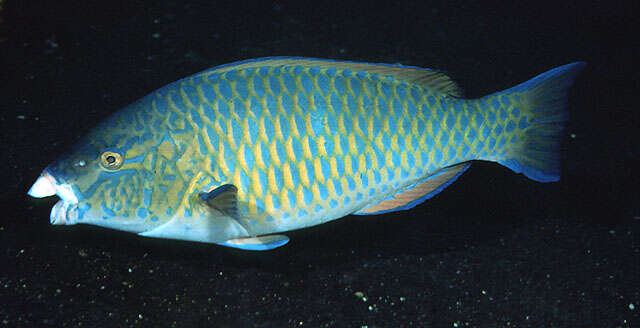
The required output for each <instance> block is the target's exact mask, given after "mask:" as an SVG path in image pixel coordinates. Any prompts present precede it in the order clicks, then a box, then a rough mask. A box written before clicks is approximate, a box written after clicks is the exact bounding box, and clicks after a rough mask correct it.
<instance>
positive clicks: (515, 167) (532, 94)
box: [485, 62, 586, 182]
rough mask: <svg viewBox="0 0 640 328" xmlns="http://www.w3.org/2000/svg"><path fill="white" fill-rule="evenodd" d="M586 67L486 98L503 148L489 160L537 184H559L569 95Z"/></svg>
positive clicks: (557, 70) (581, 65)
mask: <svg viewBox="0 0 640 328" xmlns="http://www.w3.org/2000/svg"><path fill="white" fill-rule="evenodd" d="M585 65H586V63H584V62H575V63H571V64H567V65H564V66H560V67H558V68H555V69H552V70H550V71H548V72H545V73H542V74H540V75H538V76H536V77H534V78H533V79H531V80H529V81H526V82H524V83H521V84H519V85H517V86H515V87H513V88H510V89H507V90H504V91H501V92H498V93H495V94H492V95H489V96H487V97H485V98H487V99H486V102H487V103H489V104H492V105H491V107H492V109H493V110H494V113H495V114H494V115H495V117H496V122H500V123H499V125H501V126H500V127H498V130H499V131H500V133H498V135H499V136H498V139H500V142H499V143H500V146H499V147H497V149H496V150H497V151H496V153H495V154H494V155H495V156H493V158H490V159H491V160H494V161H496V162H498V163H500V164H502V165H504V166H506V167H507V168H509V169H511V170H512V171H514V172H516V173H522V174H524V175H525V176H526V177H528V178H530V179H532V180H535V181H539V182H552V181H558V180H559V179H560V146H561V142H562V137H563V134H564V129H565V125H566V122H567V119H568V111H567V98H568V91H569V87H571V85H572V84H573V82H574V80H575V79H576V77H577V75H578V73H580V71H582V69H583V68H584V67H585ZM496 107H498V108H496ZM494 131H495V129H494ZM500 134H501V135H500Z"/></svg>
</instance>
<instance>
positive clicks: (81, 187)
mask: <svg viewBox="0 0 640 328" xmlns="http://www.w3.org/2000/svg"><path fill="white" fill-rule="evenodd" d="M584 66H585V63H583V62H575V63H571V64H567V65H564V66H561V67H558V68H555V69H552V70H550V71H548V72H546V73H543V74H540V75H538V76H536V77H534V78H533V79H531V80H529V81H527V82H524V83H522V84H519V85H517V86H515V87H512V88H510V89H507V90H504V91H500V92H496V93H493V94H490V95H487V96H484V97H481V98H476V99H466V98H464V97H463V96H462V92H461V90H460V88H459V87H458V86H457V85H456V84H455V83H454V82H453V80H452V79H451V78H450V77H448V76H447V75H446V74H445V73H443V72H441V71H438V70H432V69H424V68H419V67H411V66H402V65H388V64H371V63H359V62H349V61H336V60H323V59H314V58H296V57H269V58H260V59H252V60H245V61H240V62H235V63H231V64H227V65H222V66H217V67H214V68H211V69H208V70H205V71H202V72H200V73H197V74H194V75H191V76H189V77H186V78H184V79H181V80H178V81H176V82H173V83H171V84H169V85H167V86H165V87H162V88H160V89H158V90H156V91H154V92H152V93H151V94H149V95H147V96H145V97H144V98H142V99H140V100H138V101H136V102H135V103H133V104H131V105H129V106H127V107H125V108H123V109H121V110H119V111H117V112H115V113H114V114H113V115H111V116H110V117H108V118H107V119H105V120H104V121H102V122H100V123H99V124H98V125H97V126H95V127H94V128H93V129H91V130H90V131H89V132H88V133H87V134H86V135H85V136H84V137H83V138H82V139H80V140H79V141H78V142H77V143H76V144H75V145H74V146H73V147H72V148H71V149H70V150H69V151H68V152H66V153H65V154H63V155H62V156H60V157H59V158H58V159H57V160H56V161H54V162H53V163H52V164H50V165H49V166H47V167H46V168H45V169H44V171H43V172H42V174H41V175H40V177H39V178H38V179H37V180H36V182H35V184H34V185H33V186H32V187H31V189H30V190H29V192H28V194H29V195H30V196H32V197H46V196H52V195H58V196H59V197H60V198H61V199H60V200H59V201H58V202H57V203H56V204H55V205H54V206H53V208H52V210H51V216H50V222H51V223H52V224H67V225H69V224H76V223H84V224H91V225H97V226H102V227H107V228H112V229H117V230H123V231H128V232H132V233H136V234H139V235H142V236H146V237H157V238H169V239H179V240H187V241H195V242H204V243H215V244H219V245H224V246H229V247H235V248H240V249H246V250H267V249H273V248H276V247H279V246H282V245H284V244H286V243H287V242H288V241H289V238H288V237H287V236H285V235H284V234H282V232H285V231H289V230H294V229H300V228H305V227H310V226H314V225H318V224H322V223H324V222H327V221H331V220H335V219H338V218H341V217H344V216H346V215H349V214H362V215H370V214H382V213H387V212H392V211H400V210H407V209H411V208H413V207H415V206H416V205H418V204H420V203H422V202H424V201H425V200H427V199H429V198H431V197H433V196H434V195H436V194H437V193H439V192H441V191H442V190H443V189H444V188H446V187H447V186H448V185H450V184H451V183H452V182H453V181H455V180H456V179H457V178H458V177H459V176H460V175H461V174H463V172H465V170H467V168H469V165H470V164H471V162H473V161H477V160H482V161H492V162H497V163H499V164H501V165H504V166H506V167H507V168H509V169H511V170H512V171H514V172H516V173H522V174H524V175H525V176H526V177H528V178H530V179H533V180H535V181H539V182H551V181H556V180H558V179H559V177H560V144H561V141H562V139H563V134H564V126H565V123H566V121H567V118H568V115H567V99H568V90H569V87H570V86H571V84H573V82H574V80H575V78H576V76H577V75H578V73H579V72H580V71H581V70H582V69H583V68H584Z"/></svg>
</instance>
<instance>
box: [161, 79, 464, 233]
mask: <svg viewBox="0 0 640 328" xmlns="http://www.w3.org/2000/svg"><path fill="white" fill-rule="evenodd" d="M260 79H261V82H257V83H256V81H258V80H260ZM194 80H195V79H189V80H187V81H184V82H182V83H181V85H180V93H181V94H182V97H183V98H185V99H183V102H182V103H188V105H187V106H191V107H193V108H194V109H196V111H197V113H198V114H200V115H201V116H202V119H203V121H204V122H207V121H208V122H211V121H215V120H216V119H217V118H219V117H224V116H225V115H229V119H230V120H229V121H228V122H229V123H228V124H227V127H226V129H223V128H221V126H220V125H218V126H213V127H212V128H213V129H214V131H215V132H216V133H217V138H218V140H220V143H219V144H218V145H217V147H216V145H211V147H210V149H208V152H209V153H207V154H203V153H200V156H202V160H200V162H203V163H204V162H206V161H205V160H204V158H205V157H207V156H209V154H210V153H211V152H213V150H214V149H217V152H218V153H219V154H224V156H218V157H217V158H216V159H217V162H216V163H217V164H218V165H219V166H220V167H221V168H222V170H223V171H224V173H223V174H225V175H224V176H218V177H217V179H218V181H217V182H218V183H220V182H222V181H229V182H232V183H233V184H234V185H236V186H238V189H239V192H238V198H239V200H240V201H241V202H242V201H243V200H246V203H247V204H249V205H253V204H256V200H259V199H260V200H262V199H265V200H266V202H264V205H263V206H264V207H262V206H249V208H248V210H249V212H250V213H257V212H258V211H266V212H267V213H273V212H278V211H285V212H286V213H287V214H289V215H288V217H290V218H296V217H300V216H301V215H300V214H304V215H305V216H307V217H305V218H304V219H305V221H306V222H307V223H306V224H315V221H322V220H328V219H332V218H333V217H332V216H336V215H337V216H343V215H344V213H336V214H333V215H330V214H329V213H328V212H329V209H330V208H331V207H330V203H331V202H332V201H333V202H334V203H338V204H341V205H343V206H344V207H347V209H346V211H348V210H349V208H348V207H349V205H351V204H350V203H351V200H356V201H357V200H361V201H360V202H354V203H353V204H352V205H351V206H352V207H353V208H357V207H362V206H364V205H365V204H364V203H363V201H362V200H363V199H364V198H365V197H364V196H363V195H367V198H368V199H369V201H371V198H373V200H374V201H375V200H376V199H379V198H381V197H383V196H388V195H379V194H381V193H382V191H381V190H380V188H376V187H375V186H374V184H375V185H379V184H382V185H392V186H393V187H394V188H398V187H399V186H406V185H408V184H411V183H412V182H415V179H417V178H421V177H424V175H425V174H429V173H432V172H433V171H435V170H437V169H439V168H440V167H443V166H446V164H447V163H449V162H453V161H455V160H457V159H458V158H456V156H455V155H454V156H449V154H450V153H454V154H455V153H457V151H454V150H453V149H456V148H457V146H458V145H455V144H450V143H451V138H449V137H448V136H449V134H446V136H445V137H444V138H443V132H444V131H445V130H447V131H449V133H451V132H452V131H454V130H453V129H452V128H453V127H443V126H442V124H441V123H442V122H437V121H432V120H426V119H425V118H424V116H423V115H420V114H419V112H418V111H417V108H419V107H420V106H421V105H422V104H424V103H426V100H425V98H426V96H428V94H429V93H428V91H427V92H426V93H425V90H420V89H418V88H417V87H413V88H411V86H409V85H407V84H406V83H400V82H398V81H394V80H392V79H383V78H380V77H379V76H376V75H373V74H360V75H359V76H356V75H353V74H351V73H350V72H349V71H346V74H345V73H343V72H340V71H337V70H330V69H323V70H317V69H315V70H311V69H310V68H308V67H302V66H291V67H286V66H276V67H270V68H269V69H268V71H267V73H266V75H265V76H260V75H258V74H257V71H256V70H252V69H244V70H242V69H240V70H233V71H230V72H226V73H224V74H222V73H212V74H206V73H205V74H204V76H202V78H199V79H198V80H199V81H202V82H201V83H202V84H209V83H211V82H209V81H215V82H214V83H211V86H210V87H207V86H202V85H195V84H194V82H193V81H194ZM276 80H277V83H276V82H275V81H276ZM256 85H257V86H258V88H257V89H258V90H256ZM304 85H306V88H307V90H306V91H305V89H304V88H305V87H304ZM362 85H364V86H365V87H364V88H362ZM327 86H330V87H329V89H328V90H322V88H325V89H326V88H327ZM353 86H355V89H356V90H358V91H359V92H354V87H353ZM194 87H195V88H194ZM262 88H264V90H263V89H262ZM195 90H198V91H197V94H198V98H197V99H196V98H195V97H192V96H191V94H192V93H194V92H195ZM204 90H208V92H209V93H206V92H205V91H204ZM314 91H317V92H319V93H321V94H323V95H322V96H321V97H322V102H321V103H324V104H326V106H325V107H322V106H316V99H317V98H311V99H308V95H309V94H312V93H313V92H314ZM211 92H214V94H211ZM259 94H261V95H262V99H259V98H258V96H259ZM267 94H268V95H271V96H272V97H273V98H274V99H275V100H276V104H277V107H276V109H275V110H274V109H273V108H270V107H269V106H268V105H267V104H266V99H265V98H264V97H265V96H266V95H267ZM398 94H402V96H404V97H403V98H404V100H403V101H401V100H400V99H401V98H400V96H399V95H398ZM408 94H411V95H413V97H414V99H406V95H408ZM418 95H419V97H418ZM349 96H350V97H353V99H354V101H348V97H349ZM253 97H255V99H258V101H257V102H258V103H260V104H261V107H262V111H260V112H258V113H259V114H258V115H259V116H257V115H256V112H257V111H256V108H255V107H254V108H253V111H252V110H250V109H251V103H250V102H249V100H250V99H254V98H253ZM332 98H333V100H332ZM336 98H337V101H336ZM363 98H368V99H374V101H370V100H369V101H367V100H366V99H364V100H363ZM214 99H215V100H214ZM207 100H209V101H207ZM213 101H215V102H219V101H225V102H226V103H227V106H225V107H224V110H226V109H227V108H235V111H234V112H233V115H231V114H227V113H226V112H223V113H221V112H220V108H219V107H218V106H215V105H214V104H215V102H213ZM439 101H442V103H439V104H438V105H439V106H441V107H445V106H448V104H446V102H445V101H444V100H439ZM416 102H417V103H416ZM169 103H170V104H171V107H172V109H173V110H174V112H176V113H178V112H182V111H181V110H179V109H177V108H174V107H175V106H176V105H175V103H174V102H169ZM239 103H240V104H241V105H240V106H239V105H238V104H239ZM254 103H255V101H254ZM300 103H308V104H309V106H310V107H311V108H315V109H316V110H315V112H316V117H318V116H320V117H322V118H323V119H324V121H323V123H324V124H323V125H324V129H322V130H320V131H319V132H320V133H314V129H307V127H308V126H313V124H314V122H313V120H312V118H311V113H312V111H307V110H306V108H301V107H300V106H299V104H300ZM364 104H369V105H370V107H369V108H366V107H365V106H364ZM205 107H209V108H210V109H211V110H212V112H213V115H215V116H214V117H208V120H205V117H206V115H205V110H204V108H205ZM210 112H211V111H210ZM273 112H275V113H277V114H276V115H272V114H271V113H273ZM305 112H306V115H305V114H304V113H305ZM318 112H319V114H318ZM443 112H444V111H443ZM444 113H445V115H448V117H451V118H453V121H454V122H457V121H458V120H459V117H460V116H462V117H464V116H465V115H466V114H467V113H466V112H464V111H459V112H458V113H457V115H456V114H455V113H453V112H452V113H449V112H444ZM256 116H257V117H256ZM274 116H275V117H274ZM415 116H418V118H419V119H421V120H424V121H425V122H424V125H425V126H429V125H431V124H440V128H439V129H438V131H439V132H440V133H439V134H437V135H436V138H435V140H436V144H435V145H434V146H435V147H433V148H432V149H427V148H426V147H425V140H424V139H425V138H426V137H427V135H426V134H424V133H419V132H418V131H417V124H415V126H416V128H413V129H411V130H412V131H413V133H410V132H409V131H404V126H405V123H404V122H405V121H409V119H410V117H415ZM336 117H338V119H336ZM347 117H348V118H349V119H348V120H347V121H348V123H346V124H345V119H346V118H347ZM374 118H376V119H377V121H378V122H384V125H383V126H382V127H380V126H376V125H374V121H375V120H374ZM251 120H258V121H261V122H263V127H264V124H272V125H273V126H274V127H275V129H274V131H275V134H267V133H265V132H264V131H262V133H260V136H261V141H262V142H264V143H265V144H267V145H269V146H270V147H269V148H270V156H271V158H277V159H278V160H277V161H276V162H275V163H279V164H280V165H279V166H278V167H274V168H271V169H267V170H266V172H265V168H266V167H267V166H268V165H269V164H265V163H261V164H262V165H258V166H256V167H255V168H254V165H253V164H254V163H253V162H254V161H255V159H256V158H262V156H261V147H251V146H252V144H253V142H254V141H253V140H252V136H251V132H252V131H253V130H252V129H249V127H248V125H249V122H250V121H251ZM274 120H275V121H276V122H275V124H274ZM283 120H286V124H283V122H282V121H283ZM447 120H448V118H445V117H443V118H442V120H441V121H444V122H447ZM192 121H193V119H192ZM266 121H270V122H269V123H265V122H266ZM349 123H352V124H353V125H352V126H349ZM204 124H207V123H204ZM209 124H210V123H209ZM192 125H193V127H194V129H197V128H198V127H197V126H196V124H193V123H192ZM283 126H284V127H290V129H291V131H283V130H282V127H283ZM470 128H472V129H473V127H470ZM200 130H201V131H202V129H200ZM374 130H376V131H377V130H380V131H382V133H376V132H374ZM194 131H195V130H194ZM235 131H237V132H235ZM241 131H244V133H241ZM225 132H226V133H225ZM287 132H289V133H287ZM354 132H355V133H354ZM408 132H409V133H408ZM341 134H342V135H347V136H348V137H352V140H353V143H352V144H354V145H357V144H364V145H366V146H365V148H364V149H357V147H349V148H347V149H342V147H336V145H339V144H340V142H339V138H340V135H341ZM376 134H377V135H378V137H377V138H376V139H374V140H375V141H374V142H370V139H369V138H370V136H374V135H376ZM200 136H201V137H202V139H203V140H207V139H209V138H210V137H209V136H207V135H205V134H201V135H200ZM332 136H333V137H332ZM412 138H417V139H418V140H419V141H418V142H419V145H420V149H413V148H411V147H399V146H398V143H401V144H402V145H407V144H409V145H411V144H412V142H411V139H412ZM309 139H316V140H318V139H319V141H320V142H319V147H317V149H318V150H317V151H313V150H315V149H312V148H310V147H306V148H305V149H306V152H303V151H302V146H301V145H302V144H303V143H304V141H307V142H306V143H307V144H308V140H309ZM336 139H338V140H336ZM441 139H442V140H441ZM225 141H226V142H225ZM414 144H415V143H414ZM227 148H229V152H227ZM246 149H252V151H245V150H246ZM277 149H284V152H285V153H286V158H280V157H282V152H283V151H282V150H280V151H278V150H277ZM438 149H445V151H444V153H443V155H442V157H441V158H440V157H439V156H437V154H438ZM447 149H450V150H449V151H447ZM418 150H419V151H425V152H427V153H428V157H429V161H430V162H432V163H433V164H432V165H431V167H430V170H431V171H426V172H425V171H423V170H417V169H416V166H421V164H422V163H420V162H418V163H416V164H417V165H416V166H410V165H409V163H408V162H407V159H406V158H407V157H408V156H407V154H409V153H413V152H415V151H418ZM418 153H419V152H418ZM248 155H249V156H248ZM350 155H355V156H358V163H357V164H358V168H359V170H358V171H356V172H353V173H354V176H355V179H356V180H358V179H359V180H360V181H359V182H360V184H362V181H363V180H367V183H366V184H367V186H368V189H365V188H359V189H356V188H353V186H354V185H355V184H351V188H350V185H349V183H348V181H347V179H344V178H342V177H341V172H342V170H338V169H337V166H338V165H337V163H338V162H339V163H344V162H345V161H346V160H347V156H350ZM411 156H412V157H413V155H411ZM368 157H372V159H369V160H368ZM373 158H375V159H373ZM349 159H351V157H349ZM377 159H380V160H377ZM403 159H404V160H403ZM436 159H438V160H436ZM305 160H313V162H314V171H315V172H314V173H315V174H314V181H313V183H311V181H309V179H304V178H301V175H307V170H308V169H309V168H307V165H306V161H305ZM230 162H232V163H234V164H239V165H233V166H232V167H228V166H227V163H230ZM386 163H389V164H390V165H387V164H386ZM403 163H404V164H403ZM393 164H396V165H393ZM397 164H400V165H397ZM211 165H213V166H218V165H216V164H214V163H212V164H211ZM211 165H203V166H202V167H201V168H200V169H201V170H205V171H207V172H208V173H209V174H210V175H211V176H215V174H214V172H210V171H208V169H209V168H210V167H211ZM340 166H341V167H342V166H344V164H342V165H340ZM249 167H251V168H253V169H250V168H249ZM263 167H264V168H263ZM375 171H379V172H380V173H379V174H376V173H372V172H375ZM418 171H419V172H418ZM276 175H282V178H281V179H277V178H276V177H275V176H276ZM358 175H360V177H358ZM264 177H271V178H269V179H268V180H270V182H271V183H272V185H273V186H274V188H272V190H271V192H269V190H268V189H267V188H265V186H264V184H265V183H266V182H267V181H266V180H267V179H265V178H264ZM303 180H306V181H307V183H306V184H305V183H303V182H302V181H303ZM369 181H372V182H374V183H373V184H370V183H369ZM207 183H211V182H210V181H207ZM202 187H205V186H202ZM336 187H338V188H336ZM324 190H326V191H324ZM337 190H340V191H342V190H345V191H348V192H349V193H346V194H338V193H336V191H337ZM288 191H290V192H288ZM325 194H331V195H335V196H334V197H327V196H325ZM345 197H346V198H347V199H345ZM277 198H279V202H275V203H274V202H273V199H277ZM290 198H293V199H290ZM305 199H306V200H305ZM278 205H281V206H278ZM345 205H346V206H345ZM300 212H302V213H300ZM315 215H317V216H319V217H318V218H317V219H315V220H314V219H309V217H308V216H315ZM281 223H282V224H286V223H285V222H281ZM294 228H297V226H296V227H294Z"/></svg>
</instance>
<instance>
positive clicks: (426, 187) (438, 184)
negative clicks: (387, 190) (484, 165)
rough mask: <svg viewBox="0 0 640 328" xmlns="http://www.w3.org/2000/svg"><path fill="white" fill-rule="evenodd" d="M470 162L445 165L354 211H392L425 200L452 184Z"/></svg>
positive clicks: (411, 206)
mask: <svg viewBox="0 0 640 328" xmlns="http://www.w3.org/2000/svg"><path fill="white" fill-rule="evenodd" d="M469 165H471V164H470V163H467V162H465V163H461V164H456V165H453V166H450V167H446V168H444V169H442V170H440V171H438V172H437V173H435V174H433V175H431V176H429V177H427V178H426V179H425V180H424V181H422V182H420V183H418V184H416V185H414V186H413V187H411V188H409V189H406V190H404V191H402V192H400V193H398V194H395V195H393V196H392V197H391V198H389V199H385V200H383V201H381V202H379V203H377V204H374V205H372V206H369V207H366V208H364V209H362V210H360V211H358V212H356V213H353V214H358V215H371V214H383V213H388V212H394V211H402V210H408V209H411V208H413V207H415V206H416V205H418V204H420V203H422V202H424V201H425V200H427V199H429V198H431V197H433V196H435V195H436V194H438V193H439V192H441V191H442V190H443V189H444V188H446V187H448V186H449V185H450V184H452V183H453V182H454V181H456V179H457V178H458V177H459V176H460V175H461V174H462V173H463V172H464V171H466V170H467V168H469Z"/></svg>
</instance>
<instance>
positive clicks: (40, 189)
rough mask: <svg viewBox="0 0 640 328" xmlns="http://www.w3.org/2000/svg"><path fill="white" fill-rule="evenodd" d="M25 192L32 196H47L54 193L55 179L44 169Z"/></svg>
mask: <svg viewBox="0 0 640 328" xmlns="http://www.w3.org/2000/svg"><path fill="white" fill-rule="evenodd" d="M27 194H28V195H29V196H31V197H34V198H43V197H49V196H53V195H55V194H56V180H55V179H54V178H53V176H52V175H51V174H49V172H47V171H44V172H42V174H40V176H39V177H38V179H37V180H36V182H35V183H34V184H33V186H31V188H29V191H28V192H27Z"/></svg>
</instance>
